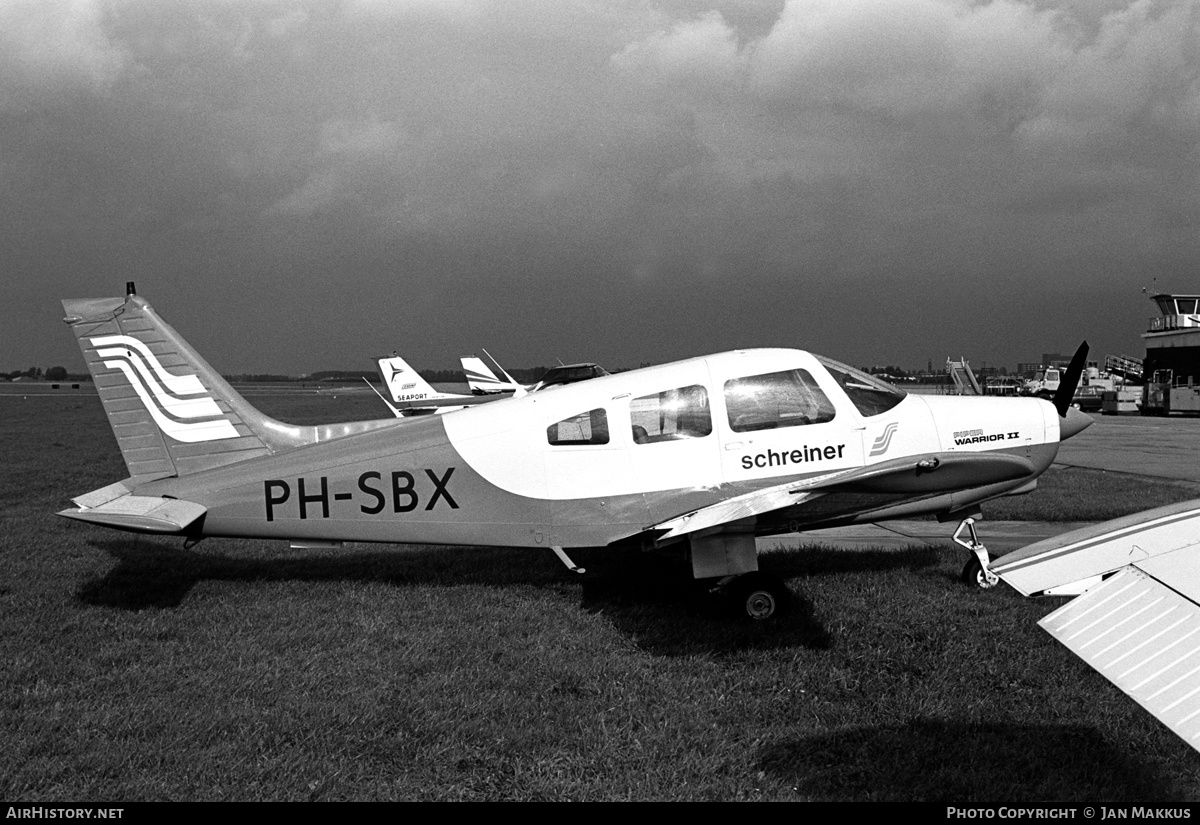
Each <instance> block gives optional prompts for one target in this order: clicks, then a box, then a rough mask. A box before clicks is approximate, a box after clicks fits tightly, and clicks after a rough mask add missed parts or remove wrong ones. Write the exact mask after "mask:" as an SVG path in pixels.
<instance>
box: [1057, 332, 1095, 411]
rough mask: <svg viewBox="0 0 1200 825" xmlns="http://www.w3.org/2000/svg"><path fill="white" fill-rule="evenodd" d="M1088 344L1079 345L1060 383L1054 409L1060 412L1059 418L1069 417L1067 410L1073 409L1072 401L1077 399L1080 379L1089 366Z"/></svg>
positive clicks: (1085, 342)
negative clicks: (1084, 369) (1076, 394)
mask: <svg viewBox="0 0 1200 825" xmlns="http://www.w3.org/2000/svg"><path fill="white" fill-rule="evenodd" d="M1087 356H1088V342H1087V341H1084V342H1083V343H1082V344H1080V345H1079V349H1077V350H1075V356H1074V357H1073V358H1072V359H1071V364H1070V366H1068V367H1067V374H1066V375H1065V376H1064V377H1063V379H1062V381H1061V382H1059V385H1058V392H1056V393H1054V400H1053V401H1052V403H1053V404H1054V409H1056V410H1058V417H1059V418H1066V417H1067V410H1069V409H1070V408H1071V399H1072V398H1074V397H1075V390H1076V388H1077V387H1078V386H1079V379H1080V377H1081V376H1082V375H1083V368H1084V367H1085V366H1087Z"/></svg>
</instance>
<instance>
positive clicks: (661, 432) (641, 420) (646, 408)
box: [629, 384, 712, 444]
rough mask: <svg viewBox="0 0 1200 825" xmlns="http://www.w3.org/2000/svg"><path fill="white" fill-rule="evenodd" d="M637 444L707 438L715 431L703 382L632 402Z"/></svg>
mask: <svg viewBox="0 0 1200 825" xmlns="http://www.w3.org/2000/svg"><path fill="white" fill-rule="evenodd" d="M629 417H630V421H631V423H632V425H633V442H634V443H635V444H654V443H657V442H659V441H678V440H680V439H684V438H703V437H704V436H706V435H708V434H709V433H711V432H712V415H711V414H710V413H709V409H708V390H706V389H704V387H702V386H700V385H699V384H693V385H691V386H690V387H680V388H679V389H674V390H665V391H664V392H659V393H655V394H654V395H643V396H641V397H640V398H635V399H633V400H632V401H630V402H629Z"/></svg>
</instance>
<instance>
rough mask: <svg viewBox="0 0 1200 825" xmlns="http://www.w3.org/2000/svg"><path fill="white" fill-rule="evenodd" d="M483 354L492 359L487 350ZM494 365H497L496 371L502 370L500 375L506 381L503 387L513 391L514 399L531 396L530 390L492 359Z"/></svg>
mask: <svg viewBox="0 0 1200 825" xmlns="http://www.w3.org/2000/svg"><path fill="white" fill-rule="evenodd" d="M483 354H484V355H486V356H487V357H488V358H492V354H491V353H490V352H488V351H487V350H484V351H483ZM492 363H493V364H495V365H496V369H498V370H500V374H501V375H503V376H504V380H503V381H501V382H500V383H501V385H502V386H503V387H504V389H506V390H509V389H511V390H512V391H513V397H514V398H520V397H521V396H523V395H528V394H529V390H527V389H526V388H525V385H524V384H518V383H517V380H516V379H515V378H513V377H512V376H511V375H509V374H508V371H507V370H505V369H504V367H502V366H500V362H499V361H497V360H496V359H495V358H492Z"/></svg>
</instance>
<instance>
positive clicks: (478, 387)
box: [458, 350, 529, 398]
mask: <svg viewBox="0 0 1200 825" xmlns="http://www.w3.org/2000/svg"><path fill="white" fill-rule="evenodd" d="M483 354H484V355H486V356H487V357H488V358H492V355H491V353H489V352H488V351H487V350H484V351H483ZM458 360H459V363H461V364H462V369H463V375H465V376H466V377H467V386H469V387H470V388H471V392H472V393H474V394H475V395H495V394H497V393H504V392H508V393H512V394H513V395H515V396H516V397H518V398H520V397H521V396H522V395H524V394H525V393H527V392H528V391H529V388H528V387H526V386H525V385H524V384H519V383H517V381H516V380H515V379H513V377H512V376H511V375H509V374H508V373H507V372H506V371H505V369H504V367H502V366H500V362H499V361H496V359H495V358H492V361H493V362H495V364H496V368H497V369H499V370H500V372H501V373H503V375H504V379H503V380H501V379H499V378H497V377H496V373H494V372H492V370H491V368H490V367H489V366H488V365H487V364H486V363H485V362H484V360H483V359H482V358H480V357H479V356H477V355H464V356H462V357H461V358H459V359H458Z"/></svg>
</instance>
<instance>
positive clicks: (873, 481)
mask: <svg viewBox="0 0 1200 825" xmlns="http://www.w3.org/2000/svg"><path fill="white" fill-rule="evenodd" d="M1033 472H1034V468H1033V465H1032V464H1031V463H1030V462H1029V461H1027V460H1026V459H1024V458H1021V457H1019V456H1013V455H1006V454H1002V453H940V454H938V455H928V456H916V457H908V458H902V459H896V460H894V461H885V462H882V463H879V464H873V465H871V466H869V467H859V468H855V469H852V470H841V471H837V472H832V473H825V474H823V475H819V476H813V477H811V478H807V479H804V480H802V481H793V482H790V483H788V484H779V485H776V486H773V487H766V488H764V489H762V490H755V491H754V492H751V493H746V494H744V495H740V496H736V497H734V498H728V499H724V500H723V501H719V502H717V503H716V504H711V505H709V506H707V507H702V508H700V509H699V510H693V511H692V512H689V513H684V514H683V515H680V516H676V517H674V518H671V519H669V520H667V521H663V522H660V523H659V524H656V525H653V526H652V527H651V528H650V529H651V530H662V531H664V532H663V533H662V534H661V535H660V536H659V537H658V540H660V541H661V540H663V539H669V538H675V537H677V536H682V535H685V534H687V533H694V532H696V531H698V530H706V529H708V528H710V527H717V526H719V525H721V524H727V523H730V522H733V521H737V520H738V519H743V518H748V517H750V516H759V515H762V514H764V513H770V512H773V511H775V510H782V509H785V508H787V507H793V506H795V505H798V504H802V503H803V502H805V501H808V500H811V499H813V498H816V497H817V496H819V495H824V494H826V493H831V492H861V493H917V494H919V493H929V494H933V493H939V492H947V491H951V490H957V489H961V488H962V487H963V486H983V485H985V484H995V483H999V482H1002V481H1011V480H1014V479H1018V478H1026V477H1028V476H1029V475H1031V474H1032V473H1033Z"/></svg>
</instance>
